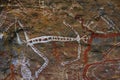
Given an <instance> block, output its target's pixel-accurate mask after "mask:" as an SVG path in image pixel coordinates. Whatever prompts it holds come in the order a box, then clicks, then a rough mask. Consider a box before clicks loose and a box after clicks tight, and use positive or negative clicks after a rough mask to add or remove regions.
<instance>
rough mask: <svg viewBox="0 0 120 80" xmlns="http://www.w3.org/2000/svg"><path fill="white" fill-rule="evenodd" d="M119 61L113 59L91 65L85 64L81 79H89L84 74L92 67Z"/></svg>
mask: <svg viewBox="0 0 120 80" xmlns="http://www.w3.org/2000/svg"><path fill="white" fill-rule="evenodd" d="M117 61H120V59H113V60H104V61H101V62H96V63H91V64H86V65H85V67H84V70H83V79H84V80H90V79H89V77H87V75H86V73H87V71H88V69H89V68H90V67H91V66H93V65H99V64H104V63H107V62H108V63H113V62H117Z"/></svg>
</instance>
